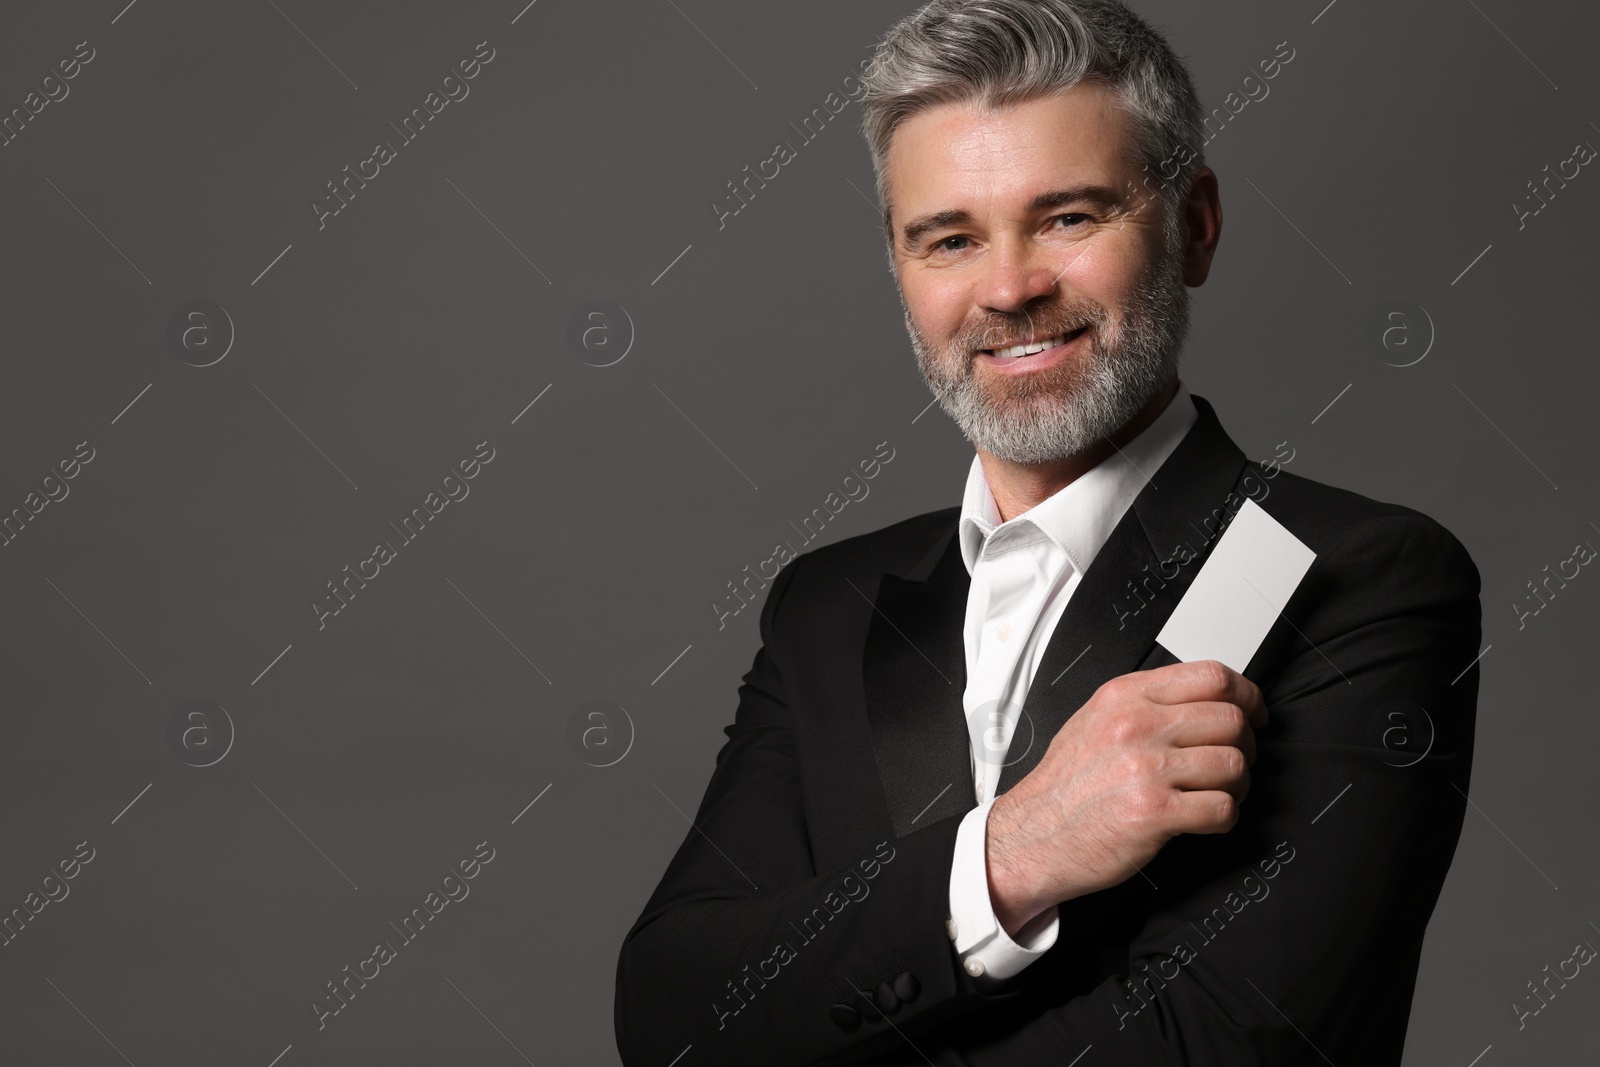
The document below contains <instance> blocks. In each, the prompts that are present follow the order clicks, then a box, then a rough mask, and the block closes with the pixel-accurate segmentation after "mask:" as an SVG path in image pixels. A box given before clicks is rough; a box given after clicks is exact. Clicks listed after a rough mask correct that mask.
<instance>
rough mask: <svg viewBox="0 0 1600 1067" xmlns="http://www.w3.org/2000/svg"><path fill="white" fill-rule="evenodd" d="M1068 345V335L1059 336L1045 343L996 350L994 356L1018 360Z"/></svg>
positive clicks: (1038, 342)
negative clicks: (1020, 357) (1018, 358)
mask: <svg viewBox="0 0 1600 1067" xmlns="http://www.w3.org/2000/svg"><path fill="white" fill-rule="evenodd" d="M1073 332H1077V331H1073ZM1066 343H1067V337H1066V334H1057V335H1056V336H1055V337H1046V338H1045V339H1044V340H1043V341H1036V342H1034V343H1033V344H1030V345H1012V346H1011V347H1010V348H997V349H995V350H994V355H995V357H996V358H997V359H1016V358H1017V357H1019V356H1031V355H1033V354H1034V353H1036V352H1043V351H1044V350H1045V349H1047V348H1054V347H1056V346H1057V345H1063V344H1066Z"/></svg>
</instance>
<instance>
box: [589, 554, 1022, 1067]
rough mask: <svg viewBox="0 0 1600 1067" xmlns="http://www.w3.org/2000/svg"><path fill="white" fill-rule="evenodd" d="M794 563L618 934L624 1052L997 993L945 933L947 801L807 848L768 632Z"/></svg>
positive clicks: (854, 1028)
mask: <svg viewBox="0 0 1600 1067" xmlns="http://www.w3.org/2000/svg"><path fill="white" fill-rule="evenodd" d="M806 562H808V557H807V556H800V557H799V558H797V559H796V560H794V561H792V562H790V563H789V565H788V566H786V567H785V568H784V569H783V570H782V571H781V572H779V574H778V576H777V577H776V578H775V579H774V580H773V582H772V585H771V586H770V588H769V589H768V591H767V599H766V602H765V604H764V605H763V607H762V611H761V621H760V633H761V640H762V647H761V648H760V649H759V650H758V651H757V653H756V656H755V662H754V664H753V665H752V667H751V668H750V670H749V672H748V673H746V675H745V676H744V681H743V684H742V685H741V686H740V688H739V704H738V710H737V712H736V714H735V718H734V722H733V724H732V725H730V726H728V727H726V728H725V731H724V732H725V733H726V734H727V736H728V740H727V742H726V743H725V744H724V745H723V746H722V749H721V750H720V751H719V752H718V754H717V759H716V768H715V770H714V771H713V773H712V775H711V781H710V784H709V785H708V786H707V787H706V791H705V796H704V798H703V799H702V800H701V802H700V805H699V808H698V810H697V811H696V813H695V815H694V819H693V827H692V828H691V829H690V830H689V831H688V833H687V835H686V836H685V838H684V841H683V843H682V845H681V846H680V847H679V848H678V851H677V853H676V854H675V855H674V857H673V859H672V861H671V862H670V864H669V865H668V867H667V870H666V873H665V874H664V875H663V876H662V878H661V882H660V884H659V885H658V886H657V887H656V889H655V892H654V893H653V894H652V895H651V897H650V899H649V901H648V902H647V903H646V904H645V907H644V911H643V913H642V914H641V915H640V916H639V918H638V920H637V921H636V922H635V923H634V925H633V927H632V928H631V929H630V930H629V931H628V934H627V936H626V938H625V939H624V941H623V944H622V950H621V954H620V957H619V959H618V963H617V977H616V998H615V1026H616V1038H617V1047H618V1050H619V1052H620V1053H621V1056H622V1061H623V1062H624V1063H625V1064H628V1065H630V1067H633V1065H640V1067H667V1065H668V1064H670V1063H673V1062H674V1061H675V1060H676V1059H677V1057H679V1056H680V1055H682V1056H683V1059H682V1060H681V1065H682V1067H711V1065H718V1064H729V1065H735V1064H736V1065H741V1067H747V1065H749V1064H762V1065H763V1067H783V1065H786V1064H802V1063H808V1062H812V1061H814V1060H818V1059H820V1058H824V1057H829V1058H837V1062H848V1061H852V1060H859V1059H861V1058H864V1057H867V1056H869V1055H872V1054H875V1052H876V1051H880V1050H885V1049H891V1048H894V1047H903V1046H904V1045H905V1043H906V1041H907V1040H908V1038H907V1036H905V1035H907V1034H909V1033H910V1031H911V1030H912V1029H926V1028H927V1027H929V1026H931V1025H932V1024H933V1023H934V1022H935V1021H936V1020H940V1019H945V1018H950V1017H953V1016H955V1015H957V1014H960V1013H962V1012H966V1011H970V1010H972V1009H975V1008H981V1007H984V1006H988V1005H993V1004H999V1003H1004V1002H1005V1001H1006V1000H1007V999H1008V998H1009V997H1010V996H1014V995H1015V994H1014V993H1011V994H1008V993H1006V992H1005V991H1000V992H991V991H980V990H978V989H977V988H976V987H975V986H974V985H973V983H972V981H971V979H970V978H969V977H968V976H967V975H966V973H965V972H964V971H962V970H961V968H960V966H959V961H958V960H957V959H956V954H955V952H954V951H953V949H952V947H951V943H950V938H949V934H948V932H947V927H946V923H945V920H946V918H947V916H948V907H949V885H950V871H951V862H952V858H953V855H954V851H955V841H956V832H957V829H958V828H959V825H960V822H961V816H950V817H948V818H945V819H942V820H939V821H937V822H932V823H930V824H929V825H928V826H925V827H922V828H921V829H918V830H916V831H914V832H913V833H910V834H907V835H905V836H904V837H900V838H898V839H894V840H887V841H883V842H881V843H879V844H877V845H876V846H875V848H874V849H873V851H872V852H871V853H870V854H867V855H863V856H861V857H859V858H858V859H856V860H853V861H852V862H850V863H847V864H844V865H842V866H838V867H833V868H831V869H828V870H817V869H816V867H815V865H814V863H813V861H812V857H811V849H810V843H809V837H808V833H807V827H806V819H805V812H804V808H803V805H802V797H801V770H800V767H799V766H798V764H797V759H796V754H795V747H794V740H793V729H792V726H791V723H790V715H791V712H790V709H789V707H788V703H787V700H786V690H785V680H784V671H785V669H787V667H788V664H789V658H788V656H786V654H785V649H786V648H787V647H788V646H787V645H786V641H800V640H804V634H803V633H800V634H795V635H790V634H788V633H787V632H786V631H785V628H784V614H783V597H784V594H785V593H786V592H787V591H788V589H789V587H790V586H791V584H792V583H793V582H794V581H795V580H796V579H795V575H796V574H797V573H798V572H799V571H800V570H802V565H803V564H805V563H806ZM884 1009H887V1012H885V1010H884ZM685 1053H687V1054H685Z"/></svg>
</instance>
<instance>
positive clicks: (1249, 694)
mask: <svg viewBox="0 0 1600 1067" xmlns="http://www.w3.org/2000/svg"><path fill="white" fill-rule="evenodd" d="M1135 675H1142V676H1143V677H1141V678H1139V682H1140V685H1141V689H1142V690H1143V692H1144V695H1145V697H1146V698H1147V699H1148V700H1150V701H1152V702H1154V703H1157V704H1191V703H1195V702H1197V701H1206V700H1218V701H1224V702H1226V703H1229V704H1237V705H1239V709H1240V710H1241V711H1243V712H1244V714H1245V718H1247V719H1248V720H1249V721H1250V725H1251V726H1254V727H1256V728H1257V729H1260V728H1261V727H1263V726H1265V725H1266V724H1267V706H1266V704H1265V703H1264V702H1263V701H1262V699H1261V689H1260V687H1258V686H1257V685H1256V683H1254V682H1252V681H1251V680H1250V679H1248V678H1246V677H1245V676H1244V675H1242V674H1240V673H1239V672H1238V671H1236V670H1234V669H1233V668H1232V667H1229V666H1228V665H1227V664H1225V663H1220V662H1218V661H1217V660H1214V659H1198V660H1194V661H1192V662H1189V663H1169V664H1167V665H1166V666H1164V667H1155V668H1152V669H1151V670H1148V671H1136V672H1135Z"/></svg>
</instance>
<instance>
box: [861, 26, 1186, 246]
mask: <svg viewBox="0 0 1600 1067" xmlns="http://www.w3.org/2000/svg"><path fill="white" fill-rule="evenodd" d="M1085 79H1090V80H1095V81H1099V82H1101V83H1102V84H1104V85H1105V86H1106V87H1107V88H1109V89H1110V90H1112V94H1113V96H1114V97H1115V99H1116V101H1117V102H1118V104H1119V105H1120V106H1121V107H1122V109H1123V111H1124V112H1125V113H1126V114H1127V115H1128V116H1129V117H1130V119H1131V131H1132V132H1131V136H1132V139H1133V147H1134V150H1135V151H1136V152H1137V154H1138V161H1139V162H1140V163H1142V164H1143V165H1144V167H1145V170H1146V172H1147V173H1146V177H1145V184H1146V186H1147V187H1149V186H1150V185H1151V181H1152V176H1153V178H1154V181H1155V183H1156V184H1155V186H1154V188H1155V192H1156V195H1157V197H1158V198H1159V200H1160V202H1161V203H1162V205H1163V207H1164V211H1163V214H1164V216H1165V220H1164V222H1165V225H1164V230H1165V234H1166V237H1167V243H1168V247H1169V248H1171V247H1173V246H1174V245H1175V244H1176V241H1175V240H1174V238H1176V236H1177V232H1178V218H1179V211H1180V208H1181V205H1182V204H1183V202H1184V201H1185V200H1186V199H1187V198H1188V195H1189V187H1190V184H1191V183H1192V182H1193V180H1194V174H1195V171H1196V170H1197V169H1198V168H1200V167H1201V166H1203V165H1204V164H1205V157H1204V153H1203V151H1202V146H1203V143H1204V140H1205V127H1204V124H1203V123H1204V109H1203V108H1202V107H1201V105H1200V98H1199V96H1198V95H1197V94H1196V93H1195V89H1194V83H1193V81H1192V80H1191V79H1190V77H1189V72H1188V70H1187V69H1185V67H1184V65H1183V63H1182V62H1181V61H1180V60H1179V59H1178V57H1177V55H1176V54H1175V53H1174V52H1173V51H1172V48H1171V47H1170V46H1169V45H1168V44H1167V42H1166V40H1165V39H1164V38H1163V37H1162V36H1161V35H1160V34H1158V33H1156V31H1155V30H1153V29H1152V28H1151V27H1150V26H1149V24H1148V23H1146V22H1145V21H1144V20H1143V19H1141V18H1139V16H1138V15H1135V14H1134V13H1133V12H1132V11H1130V10H1129V9H1128V8H1127V6H1125V5H1124V4H1122V3H1120V2H1119V0H932V2H931V3H929V4H927V5H925V6H923V7H922V8H920V9H919V10H917V11H916V12H913V13H912V14H910V15H908V16H906V17H905V18H903V19H901V20H900V21H899V22H898V23H896V24H895V25H894V26H893V27H892V28H891V29H890V31H889V33H888V34H887V35H886V36H885V37H884V39H883V41H882V42H881V43H880V44H879V45H878V48H877V51H876V52H875V53H874V54H873V57H872V60H871V62H870V64H869V65H868V66H867V69H866V71H865V72H864V73H863V75H862V77H861V80H862V82H863V83H864V84H865V92H864V94H863V97H862V101H861V110H862V120H861V132H862V135H863V136H864V137H865V138H866V141H867V147H868V150H869V151H870V152H871V154H872V170H873V174H874V176H875V178H876V181H877V191H878V202H879V203H880V204H882V205H883V227H884V235H885V237H886V238H887V239H888V241H889V243H890V250H889V251H890V263H891V266H892V264H893V241H894V233H893V230H892V228H891V226H890V222H889V215H890V204H889V196H888V188H887V183H886V181H885V175H884V170H885V160H886V159H887V157H888V154H889V142H890V139H891V138H892V137H893V135H894V131H895V129H896V128H897V127H898V126H899V124H900V123H901V122H903V121H904V120H905V119H907V118H909V117H910V116H911V115H914V114H916V113H917V112H919V111H922V110H924V109H926V108H929V107H933V106H935V105H938V104H944V103H957V102H967V101H974V102H976V103H977V104H979V105H980V106H982V107H986V108H992V107H999V106H1003V105H1006V104H1012V103H1023V102H1026V101H1029V100H1034V99H1037V98H1039V97H1043V96H1049V95H1052V94H1055V93H1060V92H1065V91H1066V90H1068V89H1071V88H1072V87H1073V86H1075V85H1077V84H1078V83H1079V82H1081V81H1083V80H1085Z"/></svg>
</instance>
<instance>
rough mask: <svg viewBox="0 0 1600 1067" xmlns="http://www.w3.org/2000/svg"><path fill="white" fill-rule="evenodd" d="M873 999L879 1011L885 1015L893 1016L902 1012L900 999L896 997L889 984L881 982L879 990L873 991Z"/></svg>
mask: <svg viewBox="0 0 1600 1067" xmlns="http://www.w3.org/2000/svg"><path fill="white" fill-rule="evenodd" d="M872 999H873V1000H874V1001H875V1002H876V1003H877V1005H878V1010H879V1011H881V1012H883V1013H884V1014H885V1015H893V1014H894V1013H895V1012H897V1011H899V1010H900V998H899V997H897V996H895V995H894V990H893V989H891V988H890V987H889V983H888V982H879V983H878V988H877V989H875V990H873V993H872Z"/></svg>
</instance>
